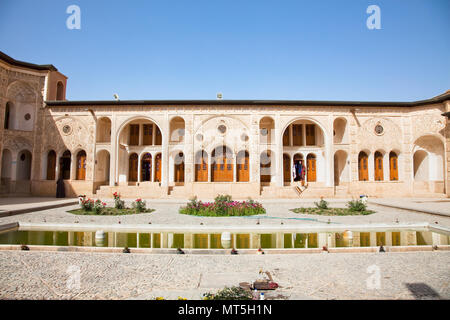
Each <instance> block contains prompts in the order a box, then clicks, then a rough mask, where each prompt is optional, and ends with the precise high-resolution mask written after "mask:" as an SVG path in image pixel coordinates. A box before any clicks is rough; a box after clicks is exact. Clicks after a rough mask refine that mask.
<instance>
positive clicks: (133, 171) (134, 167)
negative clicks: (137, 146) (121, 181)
mask: <svg viewBox="0 0 450 320" xmlns="http://www.w3.org/2000/svg"><path fill="white" fill-rule="evenodd" d="M128 164H129V166H128V181H137V174H138V155H137V154H136V153H133V154H132V155H130V159H129V163H128Z"/></svg>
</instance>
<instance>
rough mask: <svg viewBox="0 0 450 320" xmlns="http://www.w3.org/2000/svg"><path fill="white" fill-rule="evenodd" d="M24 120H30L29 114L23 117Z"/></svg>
mask: <svg viewBox="0 0 450 320" xmlns="http://www.w3.org/2000/svg"><path fill="white" fill-rule="evenodd" d="M24 118H25V120H27V121H28V120H30V119H31V114H29V113H27V114H26V115H25V116H24Z"/></svg>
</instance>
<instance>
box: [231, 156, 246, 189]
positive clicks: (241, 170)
mask: <svg viewBox="0 0 450 320" xmlns="http://www.w3.org/2000/svg"><path fill="white" fill-rule="evenodd" d="M231 178H232V179H233V177H231ZM236 179H237V181H238V182H248V181H250V175H249V157H248V153H247V152H245V153H242V152H239V154H238V158H237V177H236Z"/></svg>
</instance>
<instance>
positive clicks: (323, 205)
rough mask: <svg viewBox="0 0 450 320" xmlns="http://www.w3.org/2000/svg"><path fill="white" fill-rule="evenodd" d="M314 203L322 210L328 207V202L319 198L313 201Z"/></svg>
mask: <svg viewBox="0 0 450 320" xmlns="http://www.w3.org/2000/svg"><path fill="white" fill-rule="evenodd" d="M314 204H315V205H316V207H317V208H319V209H322V210H326V209H328V202H327V201H325V200H323V199H320V201H319V202H314Z"/></svg>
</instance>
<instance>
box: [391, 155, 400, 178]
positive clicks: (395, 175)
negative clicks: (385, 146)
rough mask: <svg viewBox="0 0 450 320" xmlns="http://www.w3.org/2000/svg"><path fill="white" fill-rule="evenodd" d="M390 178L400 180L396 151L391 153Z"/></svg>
mask: <svg viewBox="0 0 450 320" xmlns="http://www.w3.org/2000/svg"><path fill="white" fill-rule="evenodd" d="M389 172H390V180H391V181H398V156H397V154H396V153H395V152H394V151H391V152H390V153H389Z"/></svg>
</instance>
